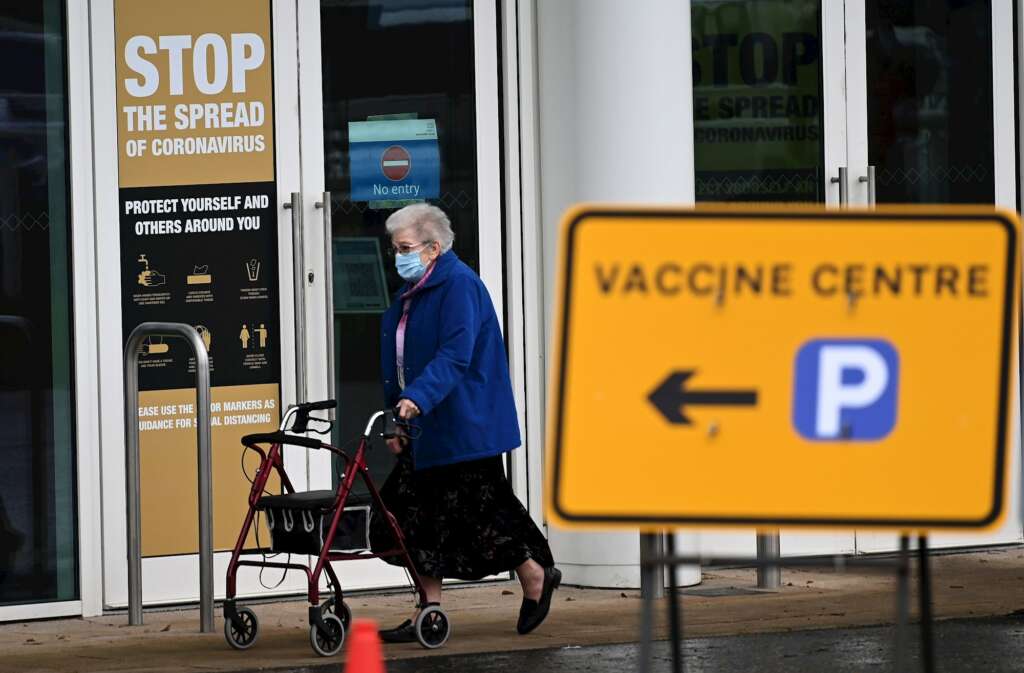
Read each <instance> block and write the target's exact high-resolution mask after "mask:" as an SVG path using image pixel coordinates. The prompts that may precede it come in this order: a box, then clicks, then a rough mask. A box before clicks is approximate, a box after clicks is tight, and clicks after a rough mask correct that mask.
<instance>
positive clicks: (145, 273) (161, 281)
mask: <svg viewBox="0 0 1024 673" xmlns="http://www.w3.org/2000/svg"><path fill="white" fill-rule="evenodd" d="M138 261H139V263H140V264H142V265H143V266H144V267H145V268H144V269H143V270H142V271H141V272H140V273H139V276H138V283H139V285H141V286H142V287H160V286H161V285H166V284H167V276H165V275H164V274H162V273H160V272H159V271H157V270H156V269H151V268H149V260H148V259H146V256H145V255H139V259H138Z"/></svg>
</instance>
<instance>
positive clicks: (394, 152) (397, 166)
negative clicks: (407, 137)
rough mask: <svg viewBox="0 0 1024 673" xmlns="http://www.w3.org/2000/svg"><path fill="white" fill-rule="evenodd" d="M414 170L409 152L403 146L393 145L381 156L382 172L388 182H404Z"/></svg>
mask: <svg viewBox="0 0 1024 673" xmlns="http://www.w3.org/2000/svg"><path fill="white" fill-rule="evenodd" d="M410 169H412V157H411V156H409V150H407V149H405V148H404V147H402V146H401V145H392V146H391V147H389V148H387V149H386V150H384V154H382V155H380V170H381V172H382V173H383V174H384V177H386V178H387V179H388V180H395V181H398V180H402V179H403V178H405V176H407V175H409V170H410Z"/></svg>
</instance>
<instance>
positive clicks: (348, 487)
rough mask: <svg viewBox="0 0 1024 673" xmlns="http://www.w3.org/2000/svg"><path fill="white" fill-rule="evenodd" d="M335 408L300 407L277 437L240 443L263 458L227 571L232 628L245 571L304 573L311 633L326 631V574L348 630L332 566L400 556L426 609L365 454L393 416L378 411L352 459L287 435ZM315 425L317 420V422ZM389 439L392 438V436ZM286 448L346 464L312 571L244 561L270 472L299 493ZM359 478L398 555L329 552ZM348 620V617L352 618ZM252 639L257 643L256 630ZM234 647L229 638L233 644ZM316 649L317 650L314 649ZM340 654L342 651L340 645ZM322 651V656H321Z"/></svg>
mask: <svg viewBox="0 0 1024 673" xmlns="http://www.w3.org/2000/svg"><path fill="white" fill-rule="evenodd" d="M335 406H336V403H335V402H334V400H328V401H325V402H311V403H306V404H300V405H297V406H293V407H290V408H289V409H288V411H287V412H286V413H285V417H284V419H283V420H282V422H281V429H280V430H278V431H277V432H271V433H259V434H253V435H246V436H245V437H243V438H242V443H243V444H244V445H245V447H246V448H247V449H250V450H252V451H255V452H256V453H258V454H259V456H260V465H259V468H258V469H257V472H256V478H255V479H253V483H252V488H251V489H250V490H249V499H248V501H249V509H248V511H247V512H246V515H245V521H244V523H243V524H242V530H241V532H240V533H239V534H238V540H237V541H236V542H235V547H234V550H233V551H232V552H231V560H230V562H229V563H228V569H227V591H226V597H225V601H224V618H225V620H228V621H229V622H232V623H238V621H237V620H238V611H237V608H236V605H235V594H236V588H237V587H236V578H237V573H238V569H239V568H241V567H256V568H277V569H282V570H286V571H287V570H302V571H303V572H305V573H306V579H307V581H308V586H309V588H308V600H309V603H310V607H309V623H310V626H311V627H315V628H321V629H326V628H327V627H326V625H325V623H324V613H323V607H324V606H326V605H327V603H326V602H325V603H324V605H320V587H319V584H320V575H321V573H326V574H327V578H328V581H329V582H330V584H331V585H332V586H333V587H334V599H335V602H334V608H335V612H336V614H337V615H338V616H339V617H340V618H341V619H342V622H343V626H344V627H345V628H346V629H347V628H348V624H347V623H344V622H345V618H344V617H341V615H342V614H343V613H348V608H347V606H345V604H344V593H343V591H342V588H341V582H340V581H339V580H338V576H337V574H336V573H335V571H334V568H332V567H331V563H330V562H331V561H354V560H362V559H370V558H390V557H396V556H400V557H402V560H403V561H404V563H405V567H406V569H407V570H408V572H409V575H410V577H411V579H412V582H413V584H414V586H415V588H416V592H417V593H418V595H419V604H420V606H426V605H427V595H426V592H425V590H424V588H423V583H422V581H421V580H420V576H419V573H417V572H416V568H415V566H414V565H413V563H412V559H411V558H410V557H409V552H408V550H407V549H406V546H405V535H404V534H403V533H402V529H401V528H400V527H399V526H398V522H397V520H396V519H395V517H394V515H392V514H391V512H389V511H388V510H387V508H386V507H385V505H384V501H383V500H382V499H381V497H380V493H379V492H378V491H377V487H376V486H375V485H374V483H373V480H372V479H371V477H370V471H369V468H368V466H367V464H366V452H367V450H368V449H369V440H370V435H371V433H372V431H373V426H374V425H375V424H376V423H377V421H378V420H379V419H381V418H382V417H386V416H387V414H390V413H392V412H391V411H378V412H376V413H375V414H373V416H372V417H371V418H370V420H369V422H368V423H367V425H366V430H365V432H364V433H363V435H362V436H361V437H360V440H359V447H358V448H357V449H356V452H355V455H354V456H349V455H348V454H347V453H345V452H344V451H343V450H341V449H339V448H337V447H335V446H331V445H330V444H326V443H324V442H321V441H320V440H317V439H313V438H309V437H298V436H293V435H288V434H286V433H285V432H284V429H285V426H286V425H287V423H288V421H289V420H290V419H291V418H292V417H293V416H295V417H296V418H297V420H296V422H295V424H294V426H293V428H292V431H293V432H301V431H305V429H306V422H307V421H308V420H309V412H310V411H317V410H325V409H331V408H334V407H335ZM314 420H316V419H314ZM388 420H390V419H386V423H385V430H384V432H383V433H382V436H385V437H388V436H389V435H388V434H387V432H388V430H387V428H388V425H387V421H388ZM390 436H394V435H393V434H392V435H390ZM260 444H270V450H269V451H264V450H263V449H262V448H261V447H260V446H259V445H260ZM285 444H291V445H294V446H302V447H306V448H310V449H326V450H327V451H330V452H331V453H333V454H334V455H336V456H340V457H341V458H342V460H343V461H344V462H345V473H344V475H343V477H342V479H341V481H340V483H339V484H338V487H337V489H336V491H335V498H334V504H333V514H332V516H331V523H330V527H329V528H328V531H327V533H326V535H325V536H324V544H323V547H322V548H321V549H320V554H319V556H318V557H317V560H316V564H315V566H313V567H312V568H310V566H308V565H305V564H301V563H280V562H276V561H268V560H265V559H264V560H260V561H256V560H245V559H242V558H241V555H242V551H243V547H244V545H245V540H246V538H247V537H248V536H249V530H250V528H251V527H252V525H253V521H254V519H255V517H256V512H257V511H258V508H257V503H258V502H259V500H260V498H261V497H263V495H264V488H265V487H266V485H267V481H268V480H269V479H270V475H271V471H272V470H273V471H275V472H277V474H278V475H279V477H280V479H281V486H282V488H283V489H284V492H285V493H286V494H292V493H295V487H294V486H292V483H291V480H290V479H289V478H288V474H287V472H286V471H285V469H284V457H283V452H282V450H281V447H282V446H283V445H285ZM357 475H358V476H360V477H361V478H362V480H363V483H365V484H366V487H367V489H368V490H369V492H370V496H371V498H372V501H373V504H374V505H375V506H376V508H377V512H379V513H383V514H384V515H385V516H386V517H387V521H388V525H389V527H390V528H391V533H392V535H393V537H394V540H395V542H396V547H395V548H394V549H391V550H388V551H385V552H378V553H374V552H356V553H345V552H334V551H331V545H332V543H333V541H334V537H335V535H336V533H337V529H338V523H339V522H340V521H341V516H342V514H343V513H344V508H345V503H346V502H347V501H348V497H349V494H350V493H351V492H352V487H353V485H354V484H355V480H356V476H357ZM348 614H350V613H348ZM225 626H226V627H227V626H229V625H228V624H226V625H225ZM257 628H258V627H254V635H253V637H252V639H253V640H255V629H257ZM343 639H344V633H343V634H342V640H343ZM229 642H230V638H229ZM314 649H316V648H314ZM339 649H340V645H339ZM318 651H319V650H318Z"/></svg>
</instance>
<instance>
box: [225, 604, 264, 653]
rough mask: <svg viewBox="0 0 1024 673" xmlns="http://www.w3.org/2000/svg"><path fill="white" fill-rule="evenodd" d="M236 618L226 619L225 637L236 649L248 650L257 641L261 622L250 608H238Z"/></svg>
mask: <svg viewBox="0 0 1024 673" xmlns="http://www.w3.org/2000/svg"><path fill="white" fill-rule="evenodd" d="M235 614H236V615H237V616H236V618H235V619H225V620H224V639H225V640H227V641H228V645H230V646H231V647H233V648H235V649H236V650H247V649H249V648H250V647H252V644H253V643H255V642H256V636H258V635H259V633H260V622H259V620H258V619H256V613H255V612H253V611H252V610H250V609H249V608H238V609H237V610H236V611H235Z"/></svg>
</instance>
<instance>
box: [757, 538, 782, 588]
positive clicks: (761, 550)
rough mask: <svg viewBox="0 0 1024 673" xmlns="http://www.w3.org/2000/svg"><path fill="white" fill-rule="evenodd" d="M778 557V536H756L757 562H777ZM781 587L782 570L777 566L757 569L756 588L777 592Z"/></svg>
mask: <svg viewBox="0 0 1024 673" xmlns="http://www.w3.org/2000/svg"><path fill="white" fill-rule="evenodd" d="M779 556H780V548H779V534H778V533H770V534H765V535H762V534H761V533H758V535H757V560H758V561H778V560H779ZM781 586H782V568H781V567H780V566H777V565H766V566H758V567H757V588H758V589H772V590H778V588H779V587H781Z"/></svg>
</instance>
